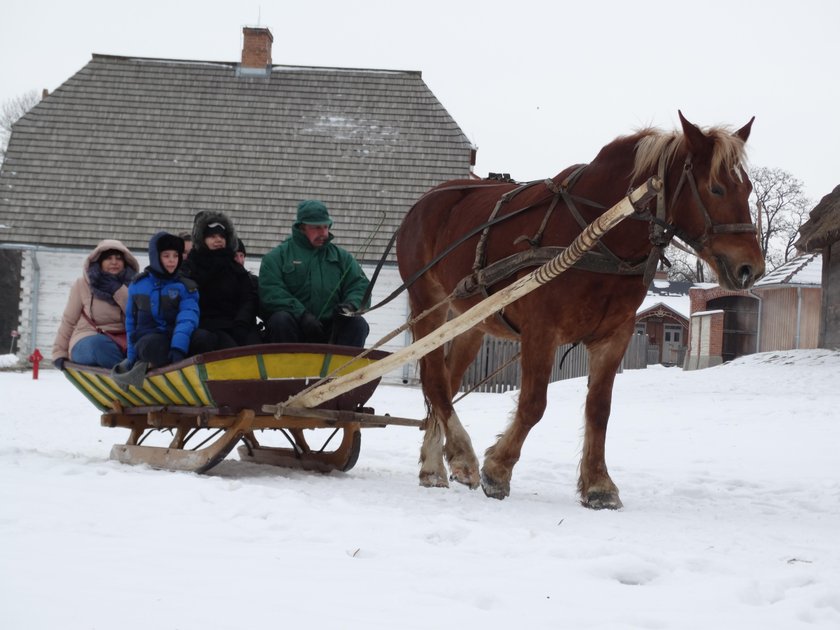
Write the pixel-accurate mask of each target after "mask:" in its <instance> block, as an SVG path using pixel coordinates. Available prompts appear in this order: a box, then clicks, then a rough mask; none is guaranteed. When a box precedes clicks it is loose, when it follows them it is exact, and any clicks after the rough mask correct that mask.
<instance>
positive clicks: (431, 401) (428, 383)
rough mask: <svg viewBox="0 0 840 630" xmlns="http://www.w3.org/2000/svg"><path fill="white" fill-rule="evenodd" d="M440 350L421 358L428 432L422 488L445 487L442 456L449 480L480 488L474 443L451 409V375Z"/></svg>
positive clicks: (424, 441)
mask: <svg viewBox="0 0 840 630" xmlns="http://www.w3.org/2000/svg"><path fill="white" fill-rule="evenodd" d="M442 365H443V353H442V350H441V349H438V350H434V351H433V352H431V353H429V355H427V356H426V357H424V358H423V359H421V363H420V370H421V381H422V383H423V393H424V394H425V396H426V406H427V415H426V431H425V435H424V436H423V446H422V448H421V450H420V485H422V486H426V487H446V486H447V485H448V483H447V481H446V472H445V468H444V466H443V456H444V455H445V457H446V462H447V463H448V464H449V471H450V475H449V477H450V479H453V480H455V481H457V482H459V483H462V484H464V485H466V486H469V487H470V488H477V487H478V480H479V476H478V458H477V457H476V456H475V451H474V450H473V446H472V441H471V440H470V436H469V435H468V434H467V432H466V430H465V429H464V426H463V425H462V424H461V421H460V419H459V418H458V414H456V413H455V409H454V407H453V406H452V400H451V396H450V394H449V383H448V380H447V379H448V375H447V374H446V371H445V370H443V369H440V368H441V366H442Z"/></svg>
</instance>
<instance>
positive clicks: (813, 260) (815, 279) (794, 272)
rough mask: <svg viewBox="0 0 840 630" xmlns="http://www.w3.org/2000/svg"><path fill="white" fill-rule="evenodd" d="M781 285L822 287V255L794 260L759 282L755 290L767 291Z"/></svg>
mask: <svg viewBox="0 0 840 630" xmlns="http://www.w3.org/2000/svg"><path fill="white" fill-rule="evenodd" d="M780 285H782V286H788V285H797V286H811V287H819V286H821V285H822V255H821V254H820V253H818V252H816V253H811V254H802V255H800V256H797V257H796V258H792V259H790V260H789V261H787V262H786V263H785V264H783V265H781V266H779V267H776V268H775V269H774V270H773V271H771V272H770V273H768V274H767V275H766V276H764V277H763V278H761V279H760V280H758V281H757V282H756V283H755V288H756V289H766V288H768V287H774V286H780Z"/></svg>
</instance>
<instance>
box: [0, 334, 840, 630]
mask: <svg viewBox="0 0 840 630" xmlns="http://www.w3.org/2000/svg"><path fill="white" fill-rule="evenodd" d="M838 380H840V353H838V352H831V351H827V350H800V351H790V352H775V353H765V354H758V355H752V356H748V357H744V358H742V359H739V360H737V361H734V362H732V363H729V364H725V365H722V366H718V367H715V368H710V369H706V370H699V371H692V372H685V371H682V370H680V369H678V368H664V367H662V366H656V367H653V366H652V367H650V368H648V369H646V370H632V371H630V370H628V371H625V372H623V373H622V374H619V375H618V377H617V379H616V386H615V395H614V404H613V413H612V418H611V423H610V431H609V435H608V443H607V455H608V463H609V465H610V472H611V474H612V476H613V479H614V480H615V481H616V483H617V484H618V486H619V488H620V489H621V491H622V494H621V496H622V500H623V501H624V504H625V508H624V509H622V510H620V511H615V512H609V511H604V512H595V511H591V510H587V509H585V508H583V507H581V506H580V505H579V503H578V501H577V498H576V495H575V485H576V468H577V461H578V457H579V454H580V448H581V437H580V436H581V423H582V421H581V417H582V404H583V399H584V395H585V390H586V380H585V379H571V380H567V381H561V382H559V383H555V384H553V385H551V387H550V391H549V405H548V411H547V414H546V417H545V418H544V420H543V421H542V422H541V423H540V424H538V425H537V426H536V427H535V428H534V429H533V430H532V431H531V435H530V436H529V439H528V441H527V442H526V444H525V448H524V450H523V453H522V458H521V460H520V462H519V464H518V466H517V468H516V469H515V471H514V478H513V484H512V493H511V496H510V497H509V498H508V499H506V500H504V501H495V500H491V499H487V498H485V497H484V495H483V493H482V492H481V491H480V490H477V491H470V490H469V489H467V488H465V487H463V486H453V487H452V488H450V489H449V490H440V489H434V490H432V489H426V488H421V487H419V486H418V484H417V456H418V451H419V445H420V440H421V434H420V433H419V432H418V431H417V430H415V429H409V428H405V427H399V426H391V427H389V428H386V429H366V430H365V431H364V433H363V436H362V452H361V457H360V459H359V462H358V464H357V465H356V467H355V468H354V469H352V470H351V471H349V472H347V473H331V474H328V475H322V474H317V473H307V472H302V471H291V470H284V469H272V468H269V467H260V466H258V465H254V464H247V463H244V462H240V461H238V460H237V459H236V457H235V456H234V455H232V456H231V458H230V459H229V460H226V461H225V462H223V463H222V464H220V465H219V466H217V467H216V468H214V469H213V470H212V471H211V473H210V474H207V475H195V474H191V473H172V472H165V471H156V470H152V469H149V468H146V467H142V466H139V467H131V466H126V465H121V464H118V463H116V462H113V461H110V460H109V459H108V453H109V450H110V447H111V445H112V444H114V443H117V442H122V441H124V440H125V438H126V436H127V431H125V430H124V429H109V428H103V427H101V426H100V425H99V414H98V412H97V411H96V409H95V408H94V407H93V406H92V405H91V404H90V403H89V402H88V401H87V400H86V399H85V398H84V397H83V396H82V395H81V394H79V393H78V392H77V391H76V390H75V389H74V388H73V387H72V386H71V385H70V383H69V382H67V381H66V380H65V379H64V377H63V375H61V374H60V373H58V372H56V371H54V370H44V371H42V372H41V374H40V378H39V379H38V380H33V379H32V376H31V373H30V372H1V373H0V398H2V400H3V411H2V416H0V480H2V481H0V505H2V506H3V508H2V512H0V541H2V542H0V580H2V589H0V609H2V610H3V622H2V623H3V627H4V628H10V629H20V628H27V629H32V628H34V629H48V628H49V629H51V628H62V630H73V629H77V628H78V629H83V628H84V629H86V630H90V629H110V628H120V629H121V630H133V629H141V628H142V629H147V628H161V629H164V628H165V629H175V628H177V629H181V630H184V629H193V628H195V629H200V630H216V629H230V628H239V627H250V626H254V627H288V628H308V627H319V628H336V629H338V628H351V629H355V628H364V629H379V628H382V629H385V628H387V629H389V630H393V629H395V628H399V629H404V628H423V629H424V630H427V629H429V628H438V627H450V626H452V627H461V628H478V627H482V628H507V627H511V626H514V627H521V628H528V629H529V630H530V629H535V628H552V629H558V628H570V629H575V630H578V629H587V628H597V629H599V630H603V629H626V628H634V629H635V628H649V629H652V630H663V629H674V630H691V629H697V630H700V629H702V630H708V629H709V628H761V629H762V630H775V629H778V630H792V629H797V628H809V629H819V628H826V629H828V628H831V629H836V628H838V627H840V588H838V585H840V545H838V543H837V535H838V532H840V475H838V473H840V463H838V462H839V461H840V460H838V455H837V447H838V444H840V393H838V388H837V383H838ZM514 400H515V395H514V394H471V395H470V396H468V397H466V398H465V399H464V400H463V401H462V402H461V403H459V404H458V407H457V408H458V411H459V414H460V416H461V419H462V421H463V422H464V424H465V426H466V427H467V429H468V430H469V431H470V433H471V435H472V438H473V443H474V445H475V447H476V450H477V452H480V453H481V452H483V451H484V449H485V448H486V447H487V446H489V445H490V444H491V443H492V442H493V441H494V439H495V435H496V434H497V433H498V432H499V431H500V430H502V429H503V427H504V426H505V424H506V422H507V416H508V410H509V409H511V408H512V406H513V402H514ZM371 404H372V405H373V406H374V407H375V408H376V410H377V413H385V412H388V413H392V414H394V415H402V416H408V417H416V418H419V417H421V416H422V413H423V404H422V398H421V395H420V392H419V391H418V390H417V389H415V388H411V387H399V386H386V385H381V386H380V387H379V388H378V389H377V391H376V393H375V394H374V397H373V399H372V401H371Z"/></svg>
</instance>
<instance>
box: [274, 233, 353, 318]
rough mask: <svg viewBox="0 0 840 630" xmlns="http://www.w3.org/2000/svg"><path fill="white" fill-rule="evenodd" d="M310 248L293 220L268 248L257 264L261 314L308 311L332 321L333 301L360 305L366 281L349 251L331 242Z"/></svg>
mask: <svg viewBox="0 0 840 630" xmlns="http://www.w3.org/2000/svg"><path fill="white" fill-rule="evenodd" d="M329 239H330V240H329V241H328V242H327V243H326V244H325V245H323V246H321V247H313V246H312V245H311V244H310V242H309V239H307V238H306V235H305V234H304V233H303V232H301V231H300V230H299V229H298V227H297V224H296V225H295V227H294V228H293V229H292V235H291V236H290V237H289V238H287V239H286V240H285V241H283V242H282V243H281V244H280V245H278V246H277V247H275V248H274V249H273V250H271V251H270V252H268V254H266V255H265V256H264V257H263V259H262V263H261V264H260V307H261V309H262V310H263V316H264V318H268V317H271V315H272V314H274V313H276V312H277V311H288V312H290V313H292V314H293V315H295V316H296V317H300V316H301V315H302V314H303V312H304V311H309V312H310V313H312V314H313V315H315V316H316V317H318V319H321V320H329V319H332V317H333V315H334V311H335V307H336V306H337V305H338V304H352V305H353V306H354V307H355V308H356V309H360V308H362V307H367V306H369V305H370V299H368V303H367V304H362V303H361V302H362V298H363V297H364V295H365V291H367V288H368V284H369V280H368V279H367V276H366V275H365V272H364V271H362V268H361V267H360V266H359V263H358V262H356V259H355V258H353V256H352V255H351V254H350V252H348V251H346V250H344V249H342V248H340V247H338V246H337V245H334V244H333V243H332V239H333V235H332V234H330V236H329Z"/></svg>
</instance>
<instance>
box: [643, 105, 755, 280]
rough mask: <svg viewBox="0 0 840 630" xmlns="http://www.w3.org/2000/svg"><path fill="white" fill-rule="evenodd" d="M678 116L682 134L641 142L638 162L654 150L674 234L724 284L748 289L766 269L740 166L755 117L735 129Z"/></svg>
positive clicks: (648, 158)
mask: <svg viewBox="0 0 840 630" xmlns="http://www.w3.org/2000/svg"><path fill="white" fill-rule="evenodd" d="M679 116H680V123H681V124H682V128H683V133H682V135H680V134H674V135H673V136H671V137H670V139H669V138H663V137H661V136H660V137H656V136H650V137H648V138H643V139H642V140H641V141H640V142H639V147H638V150H637V168H639V158H640V157H641V159H643V160H645V161H647V162H648V164H650V162H651V160H652V159H654V156H656V157H655V159H656V161H657V162H658V164H659V167H658V168H659V169H660V173H661V174H662V175H663V176H664V178H665V191H664V193H663V194H664V195H665V201H666V217H667V221H668V222H669V223H671V224H672V225H673V226H674V232H675V233H676V235H677V236H678V237H679V238H680V239H681V240H683V241H685V242H686V243H687V244H688V245H690V246H691V247H692V248H693V249H694V250H695V252H696V253H697V255H698V256H699V257H700V258H702V259H703V260H705V261H706V262H707V263H708V264H709V265H711V267H712V269H713V270H714V271H715V273H716V274H717V276H718V280H719V282H720V284H721V286H722V287H724V288H726V289H734V290H738V289H748V288H750V287H751V286H752V285H753V283H754V282H755V281H756V280H758V279H759V278H760V277H761V276H762V274H763V273H764V257H763V255H762V253H761V248H760V247H759V244H758V239H757V237H756V228H755V225H754V224H753V222H752V217H751V216H750V203H749V196H750V192H751V191H752V183H751V182H750V179H749V177H748V176H747V173H746V171H745V169H744V166H743V165H744V162H745V157H746V154H745V149H744V146H745V143H746V141H747V138H748V137H749V135H750V128H751V127H752V123H753V120H755V118H753V119H752V120H750V121H749V122H748V123H747V124H746V125H744V126H743V127H742V128H741V129H739V130H738V131H735V132H734V133H733V132H732V131H731V130H728V129H725V128H722V127H715V128H712V129H709V130H707V131H706V132H704V131H702V130H701V129H700V128H699V127H697V126H696V125H694V124H692V123H691V122H689V121H688V120H686V119H685V118H684V117H683V115H682V112H680V113H679ZM666 165H667V168H666ZM663 171H664V172H663Z"/></svg>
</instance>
